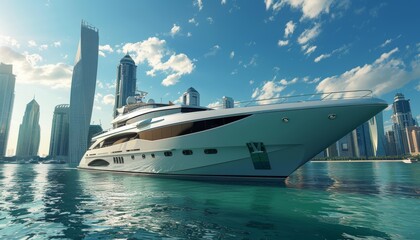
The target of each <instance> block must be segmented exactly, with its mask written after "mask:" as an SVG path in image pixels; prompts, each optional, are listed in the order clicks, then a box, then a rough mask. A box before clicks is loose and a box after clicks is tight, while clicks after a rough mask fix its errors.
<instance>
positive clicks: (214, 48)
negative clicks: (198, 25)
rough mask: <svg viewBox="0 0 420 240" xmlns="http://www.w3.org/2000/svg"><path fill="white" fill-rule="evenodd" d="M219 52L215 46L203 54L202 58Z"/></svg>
mask: <svg viewBox="0 0 420 240" xmlns="http://www.w3.org/2000/svg"><path fill="white" fill-rule="evenodd" d="M219 50H220V46H219V45H217V44H216V45H214V46H213V47H212V48H211V49H210V50H209V52H207V53H206V54H204V57H210V56H214V55H216V54H217V53H218V52H219Z"/></svg>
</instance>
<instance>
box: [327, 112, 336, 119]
mask: <svg viewBox="0 0 420 240" xmlns="http://www.w3.org/2000/svg"><path fill="white" fill-rule="evenodd" d="M336 118H337V115H336V114H334V113H331V114H328V119H330V120H334V119H336Z"/></svg>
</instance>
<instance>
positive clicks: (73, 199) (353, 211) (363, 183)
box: [0, 163, 420, 239]
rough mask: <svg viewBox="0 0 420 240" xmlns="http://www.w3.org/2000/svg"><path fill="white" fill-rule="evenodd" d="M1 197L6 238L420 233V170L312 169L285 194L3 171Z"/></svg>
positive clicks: (37, 169) (66, 172)
mask: <svg viewBox="0 0 420 240" xmlns="http://www.w3.org/2000/svg"><path fill="white" fill-rule="evenodd" d="M0 191H1V195H0V239H14V238H15V239H45V238H70V239H83V238H85V239H98V238H103V239H108V238H120V239H126V238H130V239H162V238H190V239H198V238H200V239H201V238H204V239H220V238H222V239H261V238H263V239H284V238H294V239H299V238H300V239H309V238H311V239H338V238H341V239H343V238H346V239H360V238H375V239H413V238H416V237H417V236H418V234H420V230H419V228H418V226H420V220H419V218H418V216H417V215H418V213H419V212H420V164H403V163H308V164H306V165H305V166H304V167H302V168H300V169H299V170H298V171H296V172H295V173H294V174H293V175H292V176H291V177H289V178H288V179H286V180H285V182H284V183H281V184H277V185H273V184H270V185H264V184H258V185H252V184H228V183H220V182H218V183H210V182H195V181H182V180H174V179H160V178H151V177H143V176H136V175H126V174H113V173H100V172H90V171H80V170H77V169H74V168H69V167H67V166H65V165H64V166H63V165H43V164H25V165H16V164H3V165H0ZM416 213H417V214H416Z"/></svg>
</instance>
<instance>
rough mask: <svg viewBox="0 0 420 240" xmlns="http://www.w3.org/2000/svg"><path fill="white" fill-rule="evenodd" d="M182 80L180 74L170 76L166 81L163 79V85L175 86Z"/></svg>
mask: <svg viewBox="0 0 420 240" xmlns="http://www.w3.org/2000/svg"><path fill="white" fill-rule="evenodd" d="M180 78H181V75H180V74H177V73H174V74H170V75H169V76H167V77H166V78H165V79H163V81H162V85H163V86H165V87H167V86H172V85H175V84H177V83H178V82H179V79H180Z"/></svg>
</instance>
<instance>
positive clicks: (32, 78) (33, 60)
mask: <svg viewBox="0 0 420 240" xmlns="http://www.w3.org/2000/svg"><path fill="white" fill-rule="evenodd" d="M42 60H43V59H42V57H41V56H40V55H38V54H29V53H27V52H25V53H23V54H21V53H18V52H16V51H14V50H12V49H11V48H9V47H0V62H3V63H6V64H13V74H15V75H16V81H17V83H20V84H39V85H45V86H48V87H51V88H70V85H71V76H72V69H73V67H72V66H69V65H67V64H64V63H56V64H44V65H40V64H39V63H40V62H42Z"/></svg>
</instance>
